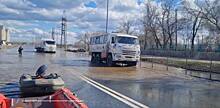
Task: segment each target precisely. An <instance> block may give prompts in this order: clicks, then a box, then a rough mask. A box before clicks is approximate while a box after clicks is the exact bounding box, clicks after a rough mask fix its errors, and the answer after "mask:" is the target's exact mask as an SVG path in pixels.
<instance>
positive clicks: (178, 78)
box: [0, 46, 220, 108]
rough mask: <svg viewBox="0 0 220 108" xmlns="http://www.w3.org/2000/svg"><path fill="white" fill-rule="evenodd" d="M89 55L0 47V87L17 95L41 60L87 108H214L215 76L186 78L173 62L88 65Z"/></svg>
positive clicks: (216, 101) (218, 85) (216, 99)
mask: <svg viewBox="0 0 220 108" xmlns="http://www.w3.org/2000/svg"><path fill="white" fill-rule="evenodd" d="M89 60H90V57H89V56H88V55H86V54H84V53H72V52H64V51H63V50H62V49H58V51H57V53H56V54H43V53H35V52H34V50H33V46H25V47H24V52H23V55H22V56H19V55H18V54H17V49H16V48H13V49H8V50H0V76H1V78H0V92H1V93H4V94H5V95H7V96H9V97H12V98H18V97H19V96H20V95H19V94H20V91H19V85H18V80H19V77H20V76H21V75H22V74H32V75H34V74H35V71H36V70H37V68H38V67H39V66H40V65H42V64H46V65H48V70H47V73H48V74H49V73H58V74H59V75H61V77H62V78H63V80H64V81H65V86H66V87H67V88H70V89H71V90H72V91H73V92H75V93H76V94H77V96H78V97H79V98H80V99H82V100H83V101H84V102H85V103H86V104H87V105H88V106H89V107H91V108H127V107H129V106H130V107H131V106H132V105H133V104H134V105H137V106H138V105H139V106H141V105H142V104H143V105H146V106H148V107H150V108H218V107H220V103H219V101H220V92H219V91H220V82H218V81H209V80H205V79H199V78H195V77H191V76H189V75H185V74H184V72H183V70H182V69H178V68H173V67H169V69H168V71H167V70H166V66H163V65H158V64H157V65H154V66H153V69H152V64H151V63H146V62H142V63H139V64H138V66H136V67H107V66H105V65H103V64H101V65H90V61H89ZM82 76H85V77H87V78H89V79H86V78H84V77H82ZM90 79H91V80H92V81H91V80H90ZM93 81H95V82H93ZM96 82H97V83H96ZM99 84H100V85H103V86H105V87H108V88H109V89H111V90H114V91H115V92H117V93H120V95H119V94H117V93H115V92H114V91H111V90H109V89H108V88H105V87H102V86H99ZM116 95H117V96H116Z"/></svg>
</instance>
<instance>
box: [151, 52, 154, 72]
mask: <svg viewBox="0 0 220 108" xmlns="http://www.w3.org/2000/svg"><path fill="white" fill-rule="evenodd" d="M153 57H154V50H153V56H152V58H151V68H152V69H153V68H154V62H153V60H154V59H153Z"/></svg>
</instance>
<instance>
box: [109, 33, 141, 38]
mask: <svg viewBox="0 0 220 108" xmlns="http://www.w3.org/2000/svg"><path fill="white" fill-rule="evenodd" d="M112 34H114V35H117V36H123V37H132V38H138V37H137V36H134V35H129V34H124V33H112Z"/></svg>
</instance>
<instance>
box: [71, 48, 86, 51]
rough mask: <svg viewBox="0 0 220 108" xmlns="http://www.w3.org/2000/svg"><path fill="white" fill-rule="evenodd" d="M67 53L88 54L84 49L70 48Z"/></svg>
mask: <svg viewBox="0 0 220 108" xmlns="http://www.w3.org/2000/svg"><path fill="white" fill-rule="evenodd" d="M67 51H69V52H86V50H85V49H82V48H68V49H67Z"/></svg>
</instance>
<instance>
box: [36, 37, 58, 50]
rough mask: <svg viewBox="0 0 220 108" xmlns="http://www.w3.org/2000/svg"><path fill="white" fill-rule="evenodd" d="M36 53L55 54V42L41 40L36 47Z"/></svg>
mask: <svg viewBox="0 0 220 108" xmlns="http://www.w3.org/2000/svg"><path fill="white" fill-rule="evenodd" d="M35 49H36V50H37V52H51V53H56V42H55V41H54V40H53V39H42V40H41V41H40V42H39V43H38V44H37V45H36V46H35Z"/></svg>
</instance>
